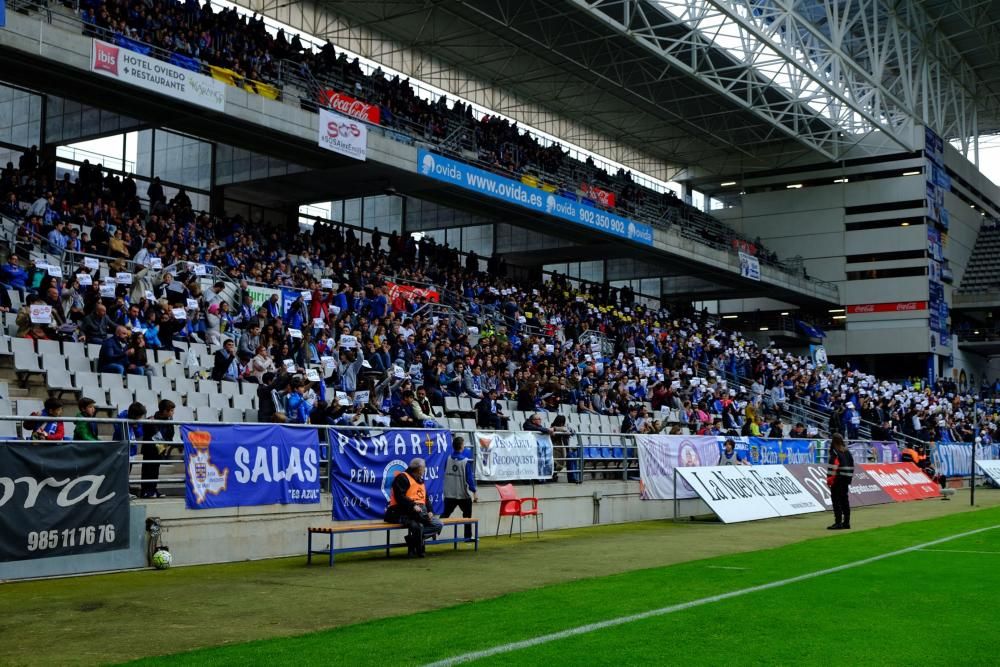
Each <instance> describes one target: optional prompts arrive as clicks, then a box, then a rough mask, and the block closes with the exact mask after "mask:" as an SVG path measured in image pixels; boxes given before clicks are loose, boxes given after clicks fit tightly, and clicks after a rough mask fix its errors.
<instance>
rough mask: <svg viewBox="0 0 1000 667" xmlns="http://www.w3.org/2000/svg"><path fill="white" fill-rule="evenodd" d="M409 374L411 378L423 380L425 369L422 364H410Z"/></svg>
mask: <svg viewBox="0 0 1000 667" xmlns="http://www.w3.org/2000/svg"><path fill="white" fill-rule="evenodd" d="M407 372H408V373H409V374H410V376H411V377H418V378H422V377H423V376H424V367H423V366H421V365H420V364H410V369H409V370H408V371H407Z"/></svg>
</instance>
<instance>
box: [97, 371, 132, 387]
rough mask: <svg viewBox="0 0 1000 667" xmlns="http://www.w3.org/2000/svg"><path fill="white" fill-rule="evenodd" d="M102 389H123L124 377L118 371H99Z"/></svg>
mask: <svg viewBox="0 0 1000 667" xmlns="http://www.w3.org/2000/svg"><path fill="white" fill-rule="evenodd" d="M98 375H100V378H101V387H102V388H103V389H107V390H109V391H110V390H111V389H124V388H125V379H124V378H123V377H122V376H121V375H119V374H118V373H99V374H98Z"/></svg>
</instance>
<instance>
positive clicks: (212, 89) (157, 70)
mask: <svg viewBox="0 0 1000 667" xmlns="http://www.w3.org/2000/svg"><path fill="white" fill-rule="evenodd" d="M93 42H94V45H93V51H92V53H91V59H90V70H91V71H92V72H97V73H98V74H101V75H103V76H106V77H110V78H112V79H117V80H118V81H121V82H122V83H127V84H129V85H130V86H137V87H139V88H142V89H144V90H148V91H151V92H154V93H159V94H160V95H166V96H167V97H172V98H174V99H177V100H180V101H182V102H188V103H190V104H197V105H198V106H201V107H205V108H207V109H212V110H214V111H225V107H226V84H224V83H222V82H221V81H216V80H215V79H213V78H212V77H209V76H205V75H204V74H198V73H196V72H192V71H191V70H188V69H185V68H183V67H178V66H176V65H171V64H170V63H167V62H164V61H162V60H157V59H156V58H151V57H149V56H146V55H143V54H141V53H138V52H136V51H130V50H129V49H126V48H123V47H120V46H115V45H114V44H108V43H107V42H102V41H101V40H99V39H95V40H94V41H93Z"/></svg>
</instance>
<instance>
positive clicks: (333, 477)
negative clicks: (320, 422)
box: [330, 429, 451, 521]
mask: <svg viewBox="0 0 1000 667" xmlns="http://www.w3.org/2000/svg"><path fill="white" fill-rule="evenodd" d="M330 434H331V439H332V441H331V446H332V447H333V457H332V459H333V460H332V465H331V468H330V486H331V488H332V490H333V518H334V519H336V520H337V521H348V520H351V519H381V518H382V516H383V515H384V514H385V509H386V507H388V505H389V496H390V494H391V493H392V480H393V479H394V478H395V477H396V475H397V474H398V473H401V472H403V471H405V470H406V469H407V468H408V467H409V465H410V462H411V461H413V459H415V458H422V459H424V461H425V462H426V463H427V474H426V476H425V478H424V484H425V486H426V487H427V500H428V502H429V504H430V509H431V511H433V512H434V513H435V514H440V513H441V512H443V511H444V466H445V462H446V461H447V460H448V454H449V453H450V452H451V432H450V431H445V430H439V431H407V430H402V429H393V430H391V431H378V432H368V433H366V434H365V435H364V437H362V436H361V433H360V432H358V431H338V430H333V431H331V432H330Z"/></svg>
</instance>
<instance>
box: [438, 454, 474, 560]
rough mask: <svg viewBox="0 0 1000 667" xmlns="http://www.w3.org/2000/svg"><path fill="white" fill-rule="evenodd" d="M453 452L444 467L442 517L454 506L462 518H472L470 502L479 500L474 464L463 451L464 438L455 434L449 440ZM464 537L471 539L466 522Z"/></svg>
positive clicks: (470, 531) (452, 509)
mask: <svg viewBox="0 0 1000 667" xmlns="http://www.w3.org/2000/svg"><path fill="white" fill-rule="evenodd" d="M451 446H452V448H453V450H454V451H453V452H452V453H451V456H449V457H448V461H447V462H446V463H445V469H444V513H443V514H442V515H441V516H442V517H444V518H448V517H450V516H451V513H452V512H454V511H455V508H456V507H457V508H459V509H460V510H462V518H464V519H470V518H472V503H474V502H479V496H478V495H477V493H476V476H475V474H473V468H474V465H473V463H472V459H470V458H469V455H468V454H466V453H465V438H463V437H461V436H456V437H455V439H454V440H452V441H451ZM465 539H467V540H470V539H472V526H471V525H470V524H466V526H465Z"/></svg>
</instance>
